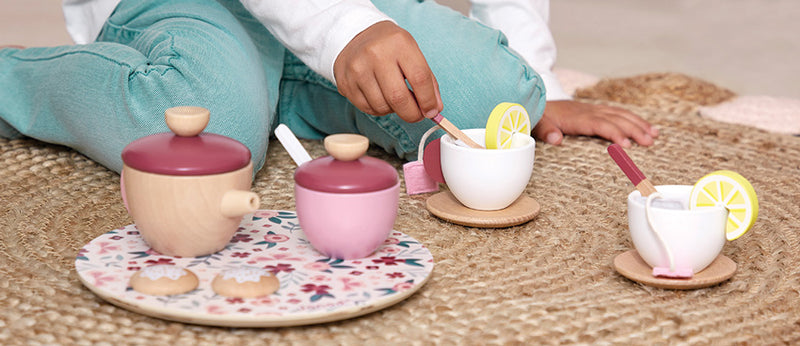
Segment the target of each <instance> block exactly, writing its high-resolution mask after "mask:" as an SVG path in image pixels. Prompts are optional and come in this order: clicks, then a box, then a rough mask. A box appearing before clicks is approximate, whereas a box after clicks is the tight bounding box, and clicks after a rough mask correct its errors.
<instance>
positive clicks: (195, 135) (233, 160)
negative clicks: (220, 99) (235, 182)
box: [122, 106, 250, 175]
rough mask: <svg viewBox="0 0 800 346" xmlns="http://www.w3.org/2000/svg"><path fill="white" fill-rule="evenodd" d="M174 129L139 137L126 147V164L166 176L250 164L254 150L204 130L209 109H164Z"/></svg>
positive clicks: (230, 169) (223, 171)
mask: <svg viewBox="0 0 800 346" xmlns="http://www.w3.org/2000/svg"><path fill="white" fill-rule="evenodd" d="M164 117H165V119H166V122H167V126H168V127H169V129H170V130H171V131H172V132H164V133H157V134H154V135H150V136H147V137H142V138H139V139H137V140H135V141H133V142H131V143H130V144H128V146H126V147H125V149H123V150H122V161H123V162H124V163H125V165H127V166H129V167H131V168H134V169H137V170H140V171H144V172H149V173H155V174H165V175H209V174H219V173H227V172H231V171H235V170H238V169H241V168H243V167H245V166H247V164H248V163H250V150H249V149H247V147H246V146H245V145H244V144H242V143H240V142H239V141H236V140H235V139H232V138H230V137H225V136H222V135H218V134H213V133H201V132H203V130H204V129H205V127H206V125H208V120H209V111H208V109H205V108H202V107H191V106H181V107H173V108H169V109H167V110H166V112H164Z"/></svg>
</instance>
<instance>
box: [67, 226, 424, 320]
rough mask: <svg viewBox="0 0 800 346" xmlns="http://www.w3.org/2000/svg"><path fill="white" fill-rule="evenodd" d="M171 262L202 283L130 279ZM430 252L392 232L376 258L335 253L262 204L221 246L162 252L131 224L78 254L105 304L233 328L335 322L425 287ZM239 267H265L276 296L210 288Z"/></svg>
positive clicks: (88, 282)
mask: <svg viewBox="0 0 800 346" xmlns="http://www.w3.org/2000/svg"><path fill="white" fill-rule="evenodd" d="M155 264H174V265H177V266H181V267H183V268H186V269H188V270H191V271H192V272H194V273H195V274H196V275H197V277H198V278H199V280H200V284H199V286H198V287H197V289H195V290H193V291H191V292H188V293H185V294H180V295H172V296H151V295H147V294H143V293H139V292H137V291H134V290H133V289H132V288H131V287H130V285H129V284H128V281H129V280H130V277H131V275H133V273H135V272H136V271H138V270H139V269H141V268H143V267H146V266H150V265H155ZM433 264H434V262H433V256H432V255H431V253H430V251H429V250H428V249H427V248H426V247H425V246H424V245H422V244H421V243H420V242H418V241H416V240H415V239H414V238H412V237H410V236H408V235H405V234H403V233H401V232H397V231H393V232H392V233H391V234H390V235H389V237H388V238H387V240H386V241H385V243H384V244H383V246H381V247H380V248H379V249H378V250H377V251H376V252H375V253H374V254H373V255H372V256H370V257H367V258H363V259H357V260H339V259H332V258H329V257H327V256H324V255H322V254H320V253H319V252H317V251H316V250H314V248H313V247H312V246H311V244H310V243H309V242H308V241H307V240H306V239H305V235H304V234H303V230H302V229H301V228H300V226H299V224H298V222H297V214H296V213H295V212H293V211H274V210H259V211H257V212H256V213H254V214H251V215H248V216H245V217H244V218H243V219H242V223H241V225H240V227H239V229H238V230H237V232H236V234H235V235H234V236H233V238H232V239H231V242H230V243H229V244H228V246H226V247H225V249H223V250H221V251H219V252H217V253H214V254H211V255H207V256H200V257H191V258H188V257H187V258H181V257H170V256H165V255H161V254H159V253H157V252H155V251H153V250H152V249H150V247H149V246H147V244H146V243H145V242H144V240H143V239H142V237H141V236H140V235H139V232H138V231H137V229H136V226H135V225H129V226H125V227H122V228H119V229H116V230H113V231H110V232H108V233H105V234H103V235H101V236H99V237H97V238H95V239H94V240H92V241H91V242H89V243H88V244H86V245H85V246H84V247H83V248H82V249H81V250H80V251H79V252H78V256H77V258H76V259H75V268H76V270H77V272H78V276H79V277H80V279H81V281H82V282H83V284H84V285H85V286H86V287H88V288H89V289H90V290H91V291H92V292H94V293H95V294H97V295H98V296H100V297H101V298H103V299H105V300H107V301H108V302H110V303H112V304H114V305H117V306H120V307H122V308H125V309H128V310H131V311H134V312H138V313H141V314H145V315H149V316H154V317H158V318H163V319H167V320H173V321H179V322H186V323H194V324H204V325H214V326H229V327H279V326H293V325H304V324H313V323H322V322H330V321H336V320H342V319H347V318H351V317H356V316H360V315H364V314H367V313H370V312H373V311H376V310H379V309H383V308H385V307H388V306H390V305H393V304H395V303H397V302H400V301H402V300H403V299H405V298H407V297H409V296H410V295H411V294H413V293H414V292H416V291H417V290H418V289H420V288H421V287H422V286H423V285H424V284H425V282H426V281H427V280H428V278H429V277H430V274H431V272H432V271H433ZM241 266H251V267H253V266H254V267H259V268H264V269H267V270H269V271H271V272H272V273H273V274H275V275H276V276H277V277H278V279H279V280H280V288H279V289H278V291H277V292H275V293H274V294H271V295H268V296H264V297H259V298H248V299H242V298H228V297H224V296H220V295H218V294H216V293H215V292H214V291H213V290H212V289H211V281H212V280H213V279H214V277H215V276H216V275H217V274H219V273H220V272H222V271H224V270H226V269H229V268H236V267H241Z"/></svg>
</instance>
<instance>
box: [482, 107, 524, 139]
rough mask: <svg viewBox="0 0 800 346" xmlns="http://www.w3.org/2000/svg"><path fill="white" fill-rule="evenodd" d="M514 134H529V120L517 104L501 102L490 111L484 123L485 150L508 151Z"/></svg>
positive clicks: (522, 108)
mask: <svg viewBox="0 0 800 346" xmlns="http://www.w3.org/2000/svg"><path fill="white" fill-rule="evenodd" d="M515 133H524V134H526V135H529V136H530V134H531V118H530V116H528V112H527V111H526V110H525V107H522V105H521V104H518V103H510V102H503V103H501V104H499V105H497V106H496V107H494V109H493V110H492V113H491V114H490V115H489V120H487V121H486V149H508V148H511V147H512V146H513V141H512V140H513V138H514V134H515Z"/></svg>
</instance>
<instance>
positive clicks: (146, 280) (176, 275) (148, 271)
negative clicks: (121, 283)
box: [130, 264, 199, 296]
mask: <svg viewBox="0 0 800 346" xmlns="http://www.w3.org/2000/svg"><path fill="white" fill-rule="evenodd" d="M198 284H199V280H198V279H197V275H195V274H194V273H192V272H191V271H189V270H187V269H184V268H181V267H178V266H175V265H170V264H159V265H154V266H149V267H145V268H143V269H141V270H139V271H137V272H136V273H134V274H133V276H131V280H130V285H131V287H132V288H133V289H134V290H136V291H137V292H141V293H144V294H150V295H155V296H168V295H173V294H182V293H186V292H189V291H191V290H194V289H195V288H197V285H198Z"/></svg>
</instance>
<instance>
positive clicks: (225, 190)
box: [121, 106, 260, 257]
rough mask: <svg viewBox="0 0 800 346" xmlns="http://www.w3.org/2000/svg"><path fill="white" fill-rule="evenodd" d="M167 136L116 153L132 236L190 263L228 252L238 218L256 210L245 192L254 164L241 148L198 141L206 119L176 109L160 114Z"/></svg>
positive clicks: (206, 137)
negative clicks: (135, 234)
mask: <svg viewBox="0 0 800 346" xmlns="http://www.w3.org/2000/svg"><path fill="white" fill-rule="evenodd" d="M165 118H166V122H167V126H169V128H170V130H172V133H170V132H165V133H158V134H154V135H151V136H147V137H143V138H140V139H137V140H135V141H133V142H131V143H130V144H129V145H128V146H126V147H125V149H124V150H123V151H122V160H123V162H124V165H123V168H122V177H121V182H122V196H123V199H124V200H125V204H126V207H127V208H128V212H129V213H130V215H131V217H133V220H134V222H135V223H136V228H137V229H138V230H139V232H140V233H141V235H142V237H143V238H144V240H145V241H146V242H147V244H148V245H150V247H152V248H153V249H154V250H156V251H158V252H160V253H162V254H164V255H168V256H180V257H194V256H202V255H208V254H211V253H214V252H217V251H219V250H221V249H223V248H224V247H225V245H227V244H228V242H229V241H230V239H231V237H232V236H233V234H234V233H235V232H236V229H237V228H238V227H239V224H240V223H241V219H242V216H244V215H245V214H248V213H252V212H254V211H255V210H256V209H258V207H259V205H260V199H259V197H258V195H256V194H255V193H253V192H251V191H249V190H250V185H251V183H252V174H253V164H252V162H250V150H249V149H247V147H246V146H244V145H243V144H242V143H240V142H238V141H236V140H234V139H232V138H229V137H225V136H221V135H217V134H213V133H201V132H202V131H203V130H204V129H205V127H206V125H207V124H208V121H209V112H208V110H207V109H205V108H201V107H188V106H184V107H174V108H170V109H167V111H166V112H165Z"/></svg>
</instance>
